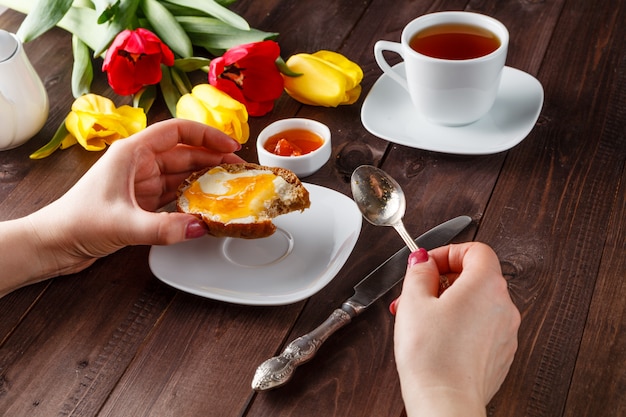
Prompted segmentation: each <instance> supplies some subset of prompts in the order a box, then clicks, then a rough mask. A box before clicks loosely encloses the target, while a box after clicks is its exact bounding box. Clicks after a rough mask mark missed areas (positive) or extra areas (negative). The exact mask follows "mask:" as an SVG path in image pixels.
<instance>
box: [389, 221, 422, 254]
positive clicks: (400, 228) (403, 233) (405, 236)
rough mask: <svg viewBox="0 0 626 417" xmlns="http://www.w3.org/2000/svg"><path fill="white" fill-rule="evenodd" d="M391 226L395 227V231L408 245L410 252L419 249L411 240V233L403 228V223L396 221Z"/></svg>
mask: <svg viewBox="0 0 626 417" xmlns="http://www.w3.org/2000/svg"><path fill="white" fill-rule="evenodd" d="M393 228H394V229H396V231H397V232H398V234H399V235H400V237H401V238H402V240H404V243H406V245H407V246H408V247H409V249H410V250H411V252H415V251H416V250H418V249H419V248H418V247H417V245H416V244H415V242H414V241H413V239H411V235H409V233H408V232H407V231H406V229H405V228H404V223H402V222H399V223H396V224H394V225H393Z"/></svg>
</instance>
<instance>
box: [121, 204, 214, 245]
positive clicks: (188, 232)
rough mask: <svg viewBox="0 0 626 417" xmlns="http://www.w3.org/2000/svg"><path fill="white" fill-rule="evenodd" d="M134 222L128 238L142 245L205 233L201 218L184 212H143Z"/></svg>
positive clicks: (166, 242) (179, 239)
mask: <svg viewBox="0 0 626 417" xmlns="http://www.w3.org/2000/svg"><path fill="white" fill-rule="evenodd" d="M134 224H135V226H136V227H135V228H134V230H131V232H130V233H131V237H130V238H131V240H134V241H135V242H136V243H138V244H143V245H171V244H174V243H179V242H182V241H184V240H189V239H195V238H198V237H201V236H204V235H206V234H207V228H206V226H205V225H204V222H203V221H202V220H200V219H198V218H197V217H195V216H192V215H191V214H185V213H167V212H161V213H151V212H144V213H143V215H142V216H140V219H139V220H138V221H136V222H134Z"/></svg>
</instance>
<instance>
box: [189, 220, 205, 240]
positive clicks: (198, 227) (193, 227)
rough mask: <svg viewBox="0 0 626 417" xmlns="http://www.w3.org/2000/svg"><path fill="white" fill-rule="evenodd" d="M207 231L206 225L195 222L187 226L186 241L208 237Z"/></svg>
mask: <svg viewBox="0 0 626 417" xmlns="http://www.w3.org/2000/svg"><path fill="white" fill-rule="evenodd" d="M206 233H207V230H206V227H205V226H204V223H201V222H200V221H194V222H191V223H188V224H187V227H186V228H185V239H196V238H199V237H202V236H204V235H206Z"/></svg>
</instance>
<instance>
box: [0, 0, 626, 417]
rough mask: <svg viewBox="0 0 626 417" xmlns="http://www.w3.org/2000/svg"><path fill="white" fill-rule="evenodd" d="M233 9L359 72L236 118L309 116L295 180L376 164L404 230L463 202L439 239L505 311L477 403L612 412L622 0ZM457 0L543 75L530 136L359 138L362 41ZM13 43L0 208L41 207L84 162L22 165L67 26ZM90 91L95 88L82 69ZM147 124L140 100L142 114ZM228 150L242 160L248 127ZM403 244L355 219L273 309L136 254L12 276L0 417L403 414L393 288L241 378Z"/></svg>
mask: <svg viewBox="0 0 626 417" xmlns="http://www.w3.org/2000/svg"><path fill="white" fill-rule="evenodd" d="M391 4H393V5H392V6H391ZM234 9H235V10H236V11H237V12H239V13H240V14H241V15H243V16H244V17H245V18H246V19H247V20H248V21H249V22H250V24H251V25H252V26H253V27H257V28H260V29H263V30H268V31H276V32H279V33H280V37H279V39H278V41H279V43H280V45H281V48H282V55H283V56H284V57H288V56H290V55H291V54H293V53H296V52H303V51H304V52H314V51H316V50H319V49H330V50H335V51H339V52H342V53H343V54H345V55H346V56H348V57H350V58H351V59H353V60H354V61H356V62H358V63H359V64H360V65H361V66H362V68H363V70H364V73H365V79H364V81H363V87H364V94H363V95H362V97H361V99H360V100H359V101H358V102H357V103H356V104H355V105H352V106H345V107H340V108H337V109H326V108H318V107H308V106H302V105H299V104H298V103H297V102H295V101H293V100H292V99H290V98H289V97H287V96H286V95H285V96H283V97H282V98H281V99H280V100H279V102H277V105H276V108H275V110H274V111H273V112H272V113H271V114H270V115H268V116H265V117H261V118H256V119H253V120H252V121H251V130H252V137H253V138H254V137H255V135H256V134H257V133H258V132H259V131H260V130H261V129H262V128H263V127H264V126H265V125H267V124H268V123H269V122H270V121H273V120H275V119H280V118H284V117H291V116H301V117H309V118H313V119H317V120H320V121H322V122H324V123H326V124H328V125H329V126H330V127H331V129H332V132H333V140H334V149H333V156H332V159H331V161H330V162H329V163H328V164H326V166H325V167H324V168H323V169H322V170H321V171H319V172H318V173H316V174H315V175H313V176H311V177H309V178H307V179H306V180H307V181H308V182H312V183H315V184H320V185H323V186H326V187H329V188H332V189H335V190H338V191H340V192H342V193H344V194H346V195H348V196H350V195H351V194H350V190H349V182H348V177H349V174H350V173H351V171H352V170H353V169H354V168H355V167H356V166H358V165H360V164H363V163H371V164H376V165H379V166H381V167H382V168H384V169H385V170H387V171H388V172H390V173H391V174H392V175H394V176H395V178H396V179H398V181H399V182H400V183H401V184H402V186H403V187H404V189H405V191H406V193H407V195H408V197H409V203H408V207H409V209H408V213H407V216H406V219H405V220H406V224H407V228H408V230H409V232H411V233H412V234H414V235H417V234H418V233H420V232H421V231H424V230H425V229H427V228H429V227H432V226H434V225H436V224H438V223H440V222H442V221H444V220H446V219H449V218H451V217H454V216H457V215H461V214H468V215H470V216H471V217H472V218H473V219H474V222H473V224H472V226H471V227H470V228H469V229H468V230H467V231H466V232H464V233H463V234H462V235H461V236H459V237H458V239H457V241H468V240H479V241H483V242H487V243H488V244H490V245H491V246H492V247H493V248H494V249H495V250H496V251H497V253H498V255H499V256H500V258H501V260H502V266H503V270H504V272H505V274H506V276H507V278H508V280H509V283H510V290H511V293H512V296H513V299H514V301H515V303H516V304H517V306H518V307H519V309H520V310H521V312H522V317H523V321H522V325H521V328H520V333H519V341H520V346H519V350H518V353H517V356H516V358H515V361H514V363H513V366H512V369H511V372H510V374H509V376H508V378H507V380H506V382H505V383H504V385H503V387H502V389H501V391H500V392H499V393H498V394H497V396H496V397H495V398H494V399H493V401H492V402H491V404H490V405H489V407H488V413H489V415H498V416H509V417H512V416H533V417H534V416H549V417H554V416H577V417H580V416H594V417H597V416H612V417H618V416H624V415H626V395H625V393H626V317H625V314H626V284H624V278H626V256H625V247H626V169H625V161H626V43H625V42H624V39H626V25H624V24H623V23H624V22H625V21H626V2H620V1H610V2H599V3H596V2H590V1H587V0H555V1H550V2H539V1H512V0H506V1H504V0H503V1H495V0H489V1H484V2H478V1H474V2H467V1H456V0H444V1H437V2H433V1H422V2H416V1H395V2H389V1H387V0H363V1H359V2H356V1H352V0H318V1H315V2H304V1H289V0H273V1H262V2H261V1H253V0H240V1H239V2H238V3H236V4H235V7H234ZM460 9H465V10H470V11H476V12H481V13H485V14H488V15H492V16H494V17H496V18H498V19H500V20H501V21H502V22H503V23H504V24H505V25H506V26H507V27H508V28H509V30H510V33H511V43H510V51H509V55H508V59H507V65H509V66H512V67H515V68H518V69H521V70H523V71H526V72H527V73H530V74H532V75H534V76H535V77H536V78H537V79H539V80H540V81H541V83H542V84H543V87H544V89H545V103H544V107H543V110H542V113H541V116H540V118H539V120H538V122H537V124H536V126H535V128H534V129H533V131H532V132H531V133H530V135H529V136H528V137H527V138H526V139H525V140H524V141H523V142H521V143H520V144H519V145H517V146H515V147H514V148H512V149H510V150H508V151H504V152H500V153H497V154H492V155H485V156H461V155H451V154H444V153H435V152H428V151H424V150H420V149H414V148H410V147H405V146H399V145H394V144H390V143H389V142H387V141H385V140H382V139H379V138H377V137H375V136H373V135H371V134H370V133H368V131H366V130H365V129H364V127H363V126H362V124H361V121H360V109H361V105H362V103H363V100H364V98H365V95H366V93H367V92H368V91H369V89H370V88H371V87H372V85H373V83H374V82H375V81H376V80H377V78H378V77H379V76H380V74H381V71H380V70H379V69H378V67H377V65H376V63H375V62H374V59H373V45H374V42H375V41H376V40H378V39H388V40H398V39H399V36H400V31H401V29H402V27H403V26H404V25H405V24H406V23H407V22H408V21H409V20H411V19H412V18H413V17H416V16H418V15H421V14H424V13H427V12H432V11H437V10H460ZM22 19H23V15H21V14H19V13H15V12H13V11H10V10H9V11H6V12H5V13H4V14H2V15H1V16H0V27H1V28H4V29H7V30H10V31H15V30H17V27H18V26H19V23H20V22H21V21H22ZM26 51H27V53H28V55H29V57H30V59H31V61H32V62H33V65H34V66H35V68H36V69H37V71H38V72H39V74H40V75H41V77H42V79H43V80H44V83H45V85H46V88H47V91H48V94H49V96H50V99H51V110H50V116H49V119H48V122H47V123H46V125H45V127H44V128H43V130H42V131H41V132H40V133H39V134H38V135H37V136H35V137H34V138H33V139H32V140H31V141H29V142H28V143H27V144H25V145H23V146H22V147H20V148H17V149H15V150H12V151H6V152H2V153H0V219H2V220H4V219H10V218H14V217H17V216H21V215H24V214H27V213H29V212H31V211H33V210H35V209H37V208H38V207H41V206H43V205H44V204H46V203H48V202H50V201H51V200H53V199H55V198H56V197H58V196H59V195H61V194H62V193H63V192H64V191H65V190H66V189H67V188H69V187H70V186H71V185H72V184H73V183H74V182H75V181H76V179H77V178H79V176H80V175H81V174H82V173H83V172H84V171H85V170H87V169H88V168H89V166H90V165H91V164H92V163H93V162H94V161H95V160H96V159H97V158H98V157H99V154H98V153H91V152H87V151H84V150H83V149H82V148H79V147H74V148H71V149H69V150H66V151H63V152H57V153H56V154H55V155H53V156H52V157H50V158H47V159H45V160H41V161H31V160H29V159H28V155H29V154H30V153H31V152H32V151H33V150H35V149H37V148H38V147H39V146H41V145H42V144H43V143H45V142H46V141H47V140H48V139H49V138H50V137H51V136H52V134H53V132H54V130H55V129H56V127H57V126H58V125H59V123H60V122H61V121H62V120H63V118H64V117H65V115H66V113H67V112H68V110H69V107H70V104H71V102H72V101H73V98H72V96H71V91H70V68H71V48H70V37H69V35H68V34H67V33H66V32H64V31H62V30H59V29H55V30H52V31H51V32H49V33H47V34H45V35H44V36H42V37H41V38H39V39H37V40H35V41H33V42H31V43H29V44H27V45H26ZM98 65H100V63H99V62H98V63H96V67H97V66H98ZM94 90H95V91H97V92H99V93H100V94H103V95H109V96H111V97H115V96H114V95H113V94H112V93H111V91H110V90H109V89H108V87H107V85H106V82H105V80H104V79H103V77H101V76H100V77H97V79H96V83H95V86H94ZM164 117H165V113H164V112H161V113H159V112H156V114H153V115H152V119H151V121H154V120H157V119H159V118H164ZM241 155H242V156H244V157H246V158H247V159H250V160H255V158H256V154H255V150H254V139H252V140H250V141H249V142H248V144H246V145H245V146H244V149H243V150H242V151H241ZM401 246H402V242H401V240H400V239H399V238H398V237H397V236H396V234H395V232H394V231H393V229H391V228H375V227H374V226H371V225H369V224H364V225H363V228H362V232H361V235H360V238H359V241H358V243H357V245H356V247H355V249H354V251H353V253H352V254H351V256H350V257H349V259H348V261H347V263H346V264H345V266H344V267H343V269H342V270H341V271H340V272H339V273H338V275H337V276H336V278H335V279H334V280H333V281H331V283H330V284H328V285H327V286H326V287H325V288H323V289H322V290H321V291H319V292H318V293H317V294H315V295H313V296H311V297H310V298H309V299H307V300H304V301H301V302H296V303H294V304H289V305H285V306H273V307H259V306H245V305H235V304H229V303H225V302H220V301H215V300H211V299H206V298H202V297H198V296H193V295H190V294H187V293H185V292H182V291H178V290H175V289H173V288H171V287H169V286H168V285H165V284H163V283H162V282H161V281H159V280H158V279H157V278H155V277H154V276H153V274H152V273H151V271H150V269H149V266H148V261H147V257H148V252H149V248H148V247H133V248H127V249H125V250H122V251H119V252H118V253H116V254H114V255H112V256H110V257H108V258H106V259H103V260H101V261H98V262H97V263H96V264H95V265H93V266H92V267H91V268H89V269H87V270H86V271H84V272H82V273H80V274H76V275H72V276H67V277H63V278H58V279H54V280H51V281H48V282H45V283H41V284H38V285H33V286H30V287H26V288H23V289H21V290H19V291H16V292H14V293H12V294H10V295H8V296H6V297H4V298H3V299H1V300H0V317H2V319H1V320H0V414H2V415H5V416H11V417H17V416H29V417H32V416H158V417H164V416H185V417H191V416H255V417H256V416H273V417H276V416H287V415H289V416H299V417H301V416H325V417H329V416H401V415H403V414H404V411H403V405H402V401H401V397H400V390H399V384H398V380H397V376H396V371H395V365H394V358H393V346H392V329H393V317H392V316H391V315H390V314H389V313H388V312H387V306H388V304H389V302H390V301H391V300H392V299H393V298H394V297H395V296H397V294H398V291H399V289H398V288H396V289H394V290H393V291H392V292H391V293H389V294H387V295H386V296H385V297H384V298H383V299H382V300H380V301H379V302H377V303H376V304H375V305H374V306H372V307H371V308H370V309H369V310H368V311H367V312H365V313H364V314H363V315H362V316H360V317H359V318H358V319H356V320H355V321H354V322H353V323H352V324H350V325H349V326H348V327H346V328H344V329H342V330H341V331H340V333H338V334H336V335H335V336H334V337H332V338H331V339H330V340H329V341H328V342H327V343H326V344H325V345H323V346H322V348H321V350H320V352H319V353H318V355H317V357H316V358H315V359H314V361H313V362H311V363H309V364H306V365H304V366H303V367H301V368H299V370H298V371H297V372H296V375H295V377H294V379H293V380H292V381H291V382H290V383H289V384H288V385H287V386H285V387H283V388H281V389H278V390H274V391H270V392H264V393H255V392H254V391H252V390H251V388H250V382H251V379H252V376H253V373H254V370H255V369H256V366H257V365H258V364H260V363H261V362H262V361H263V360H265V359H266V358H268V357H271V356H273V355H275V354H276V353H277V352H279V351H281V350H282V348H283V347H284V345H285V344H286V343H287V342H289V341H290V340H292V339H293V338H295V337H297V336H299V335H301V334H303V333H306V332H308V331H309V330H311V329H312V328H314V327H315V326H317V325H318V324H319V323H321V322H322V321H323V320H324V319H325V318H326V317H327V315H328V314H329V313H330V312H331V311H332V310H333V309H334V308H336V307H338V306H339V305H340V304H341V302H342V301H343V300H344V299H345V298H347V297H348V296H350V295H351V294H352V286H353V285H354V284H355V283H356V282H358V281H359V280H360V279H361V278H363V276H364V275H365V274H366V273H368V272H369V271H370V270H372V269H373V268H374V267H376V266H377V265H378V264H379V263H380V262H382V261H383V260H385V259H386V258H387V257H388V256H389V255H391V254H392V253H394V252H395V251H396V250H397V249H399V248H400V247H401Z"/></svg>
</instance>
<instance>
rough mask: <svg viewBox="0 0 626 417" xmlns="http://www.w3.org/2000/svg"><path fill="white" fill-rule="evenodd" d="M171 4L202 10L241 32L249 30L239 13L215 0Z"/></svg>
mask: <svg viewBox="0 0 626 417" xmlns="http://www.w3.org/2000/svg"><path fill="white" fill-rule="evenodd" d="M169 2H170V3H173V4H176V5H179V6H183V7H189V8H190V9H195V10H200V11H202V12H204V13H206V14H207V15H210V16H213V17H216V18H217V19H219V20H221V21H222V22H224V23H227V24H228V25H230V26H233V27H235V28H237V29H241V30H249V29H250V25H249V24H248V22H246V20H245V19H244V18H243V17H241V16H239V15H238V14H237V13H235V12H232V11H230V10H228V9H227V8H226V7H224V6H222V5H220V4H219V3H217V2H215V0H169Z"/></svg>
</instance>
